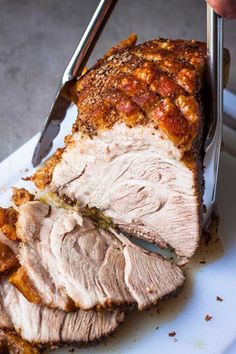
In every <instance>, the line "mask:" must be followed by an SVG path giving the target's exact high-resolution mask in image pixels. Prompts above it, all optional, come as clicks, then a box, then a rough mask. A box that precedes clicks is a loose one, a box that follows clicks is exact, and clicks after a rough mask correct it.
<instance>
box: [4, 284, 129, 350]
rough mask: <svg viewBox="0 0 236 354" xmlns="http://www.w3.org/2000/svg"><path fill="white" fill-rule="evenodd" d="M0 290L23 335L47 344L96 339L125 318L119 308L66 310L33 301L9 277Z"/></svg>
mask: <svg viewBox="0 0 236 354" xmlns="http://www.w3.org/2000/svg"><path fill="white" fill-rule="evenodd" d="M0 293H1V297H2V302H3V305H4V309H5V311H6V313H7V314H8V316H9V318H10V319H11V321H12V324H13V326H14V328H15V330H16V331H17V332H18V333H20V334H21V337H22V338H23V339H25V340H27V341H29V342H31V343H36V344H40V345H43V346H51V345H53V344H58V345H63V344H71V343H75V344H76V345H80V344H88V343H89V342H95V341H97V340H99V339H101V338H102V337H104V336H108V335H109V334H111V333H112V332H114V331H115V329H116V328H117V327H118V325H119V324H120V323H121V322H122V321H123V320H124V313H123V312H119V311H114V312H112V311H109V312H108V311H103V312H100V313H99V312H94V311H87V312H85V311H82V310H78V311H76V312H71V313H66V312H63V311H60V310H53V309H49V308H47V307H45V306H40V305H36V304H32V303H30V302H28V301H27V300H26V299H25V297H24V296H23V295H22V294H21V293H20V292H19V291H18V290H17V289H16V288H14V286H12V285H11V284H9V283H8V282H7V281H6V280H2V281H1V284H0Z"/></svg>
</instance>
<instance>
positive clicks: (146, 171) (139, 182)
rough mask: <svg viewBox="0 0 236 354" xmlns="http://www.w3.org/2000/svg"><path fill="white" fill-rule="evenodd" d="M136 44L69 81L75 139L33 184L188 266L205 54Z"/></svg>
mask: <svg viewBox="0 0 236 354" xmlns="http://www.w3.org/2000/svg"><path fill="white" fill-rule="evenodd" d="M135 40H136V37H135V36H131V37H130V39H129V40H127V41H124V42H122V43H121V45H118V46H116V47H114V48H112V50H110V51H109V52H108V53H107V54H106V56H105V57H104V58H103V59H102V60H100V61H98V63H97V64H96V65H95V66H94V68H92V69H91V70H90V71H88V72H87V73H86V74H85V75H84V76H83V77H82V78H80V79H79V80H78V81H77V82H76V84H75V85H74V87H73V88H72V96H73V100H74V101H75V102H76V104H77V106H78V111H79V114H78V118H77V121H76V123H75V124H74V126H73V133H72V135H70V136H68V137H67V138H66V140H65V142H66V147H65V148H64V149H60V150H58V151H57V153H56V154H55V155H54V156H53V157H52V158H51V159H50V160H49V161H48V162H47V164H46V166H45V168H43V169H41V170H39V171H38V172H37V173H36V174H35V175H34V176H33V177H32V180H33V181H34V182H35V183H36V185H37V186H38V187H39V188H44V187H45V185H46V184H49V186H50V189H51V191H53V192H55V193H57V194H58V195H59V196H60V197H61V198H64V199H65V200H67V201H70V202H72V203H76V202H79V205H80V206H81V207H85V206H89V207H96V208H98V209H100V210H101V211H102V212H104V214H105V215H106V216H107V217H109V218H111V219H112V220H113V222H114V223H115V224H116V225H118V226H119V227H120V229H121V230H125V231H127V232H129V233H131V234H133V235H135V236H138V237H140V238H144V239H145V240H147V241H150V242H153V243H156V244H158V245H160V246H161V247H166V246H171V247H172V248H174V249H175V251H176V253H177V254H178V255H180V256H183V257H190V256H191V255H192V254H193V253H194V251H195V249H196V247H197V245H198V241H199V237H200V234H201V229H202V213H203V206H202V194H203V166H202V161H203V154H202V137H203V129H204V111H205V108H206V107H203V93H204V92H205V89H206V87H205V86H206V84H205V81H206V80H205V76H206V75H205V64H206V45H205V44H204V43H201V42H197V41H194V40H190V41H189V40H165V39H160V38H159V39H156V40H152V41H149V42H146V43H143V44H139V45H135ZM225 59H226V67H228V65H227V64H228V63H229V54H228V52H225ZM226 71H227V70H226ZM225 77H227V73H226V75H225ZM205 101H207V99H206V95H205Z"/></svg>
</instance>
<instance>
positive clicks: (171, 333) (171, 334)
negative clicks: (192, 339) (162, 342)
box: [168, 331, 176, 337]
mask: <svg viewBox="0 0 236 354" xmlns="http://www.w3.org/2000/svg"><path fill="white" fill-rule="evenodd" d="M168 335H169V337H175V336H176V332H175V331H172V332H170V333H169V334H168Z"/></svg>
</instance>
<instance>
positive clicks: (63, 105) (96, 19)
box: [32, 0, 117, 167]
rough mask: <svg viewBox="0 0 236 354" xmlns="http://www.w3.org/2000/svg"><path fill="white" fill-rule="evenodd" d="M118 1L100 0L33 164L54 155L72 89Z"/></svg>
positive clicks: (72, 63)
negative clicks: (54, 143)
mask: <svg viewBox="0 0 236 354" xmlns="http://www.w3.org/2000/svg"><path fill="white" fill-rule="evenodd" d="M116 2H117V0H100V2H99V4H98V7H97V8H96V10H95V12H94V14H93V16H92V18H91V20H90V22H89V24H88V26H87V28H86V30H85V32H84V34H83V36H82V38H81V40H80V42H79V44H78V46H77V48H76V50H75V52H74V54H73V56H72V58H71V60H70V62H69V64H68V65H67V67H66V70H65V72H64V74H63V76H62V80H61V83H60V85H59V89H58V91H57V94H56V97H55V100H54V102H53V104H52V107H51V110H50V112H49V115H48V117H47V118H46V121H45V123H44V126H43V129H42V131H41V134H40V138H39V141H38V143H37V145H36V147H35V150H34V153H33V158H32V164H33V166H34V167H36V166H37V165H39V164H40V162H41V161H42V159H43V158H44V157H46V156H47V154H48V153H49V152H50V150H51V148H52V145H53V140H54V138H55V137H56V136H57V134H58V132H59V130H60V124H61V122H62V121H63V119H64V118H65V115H66V112H67V109H68V107H69V106H70V104H71V102H70V100H69V98H67V91H68V86H69V85H70V83H71V82H73V80H75V79H76V78H77V77H79V76H80V75H81V73H82V70H83V69H84V66H85V64H86V62H87V60H88V58H89V56H90V54H91V52H92V50H93V48H94V46H95V44H96V42H97V40H98V38H99V36H100V34H101V32H102V30H103V28H104V26H105V24H106V22H107V20H108V18H109V17H110V15H111V13H112V10H113V9H114V7H115V4H116Z"/></svg>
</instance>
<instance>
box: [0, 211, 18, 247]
mask: <svg viewBox="0 0 236 354" xmlns="http://www.w3.org/2000/svg"><path fill="white" fill-rule="evenodd" d="M17 219H18V213H17V211H16V210H15V209H14V208H12V207H10V208H1V207H0V230H1V231H2V232H3V233H4V235H5V236H6V237H7V238H9V239H10V240H13V241H16V240H17V235H16V222H17Z"/></svg>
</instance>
